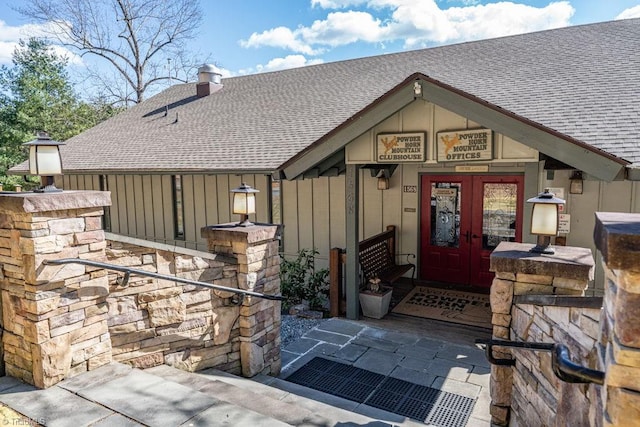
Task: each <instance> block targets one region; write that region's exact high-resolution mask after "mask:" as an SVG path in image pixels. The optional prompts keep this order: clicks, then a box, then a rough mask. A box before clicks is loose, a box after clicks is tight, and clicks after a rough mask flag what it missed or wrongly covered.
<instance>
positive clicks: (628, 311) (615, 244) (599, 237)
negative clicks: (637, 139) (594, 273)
mask: <svg viewBox="0 0 640 427" xmlns="http://www.w3.org/2000/svg"><path fill="white" fill-rule="evenodd" d="M594 235H595V241H596V247H597V248H598V250H599V251H600V252H601V253H602V258H603V265H604V270H605V276H606V283H605V297H604V298H605V303H604V306H603V310H602V321H601V329H602V333H601V338H600V341H599V345H598V348H599V350H600V357H599V362H600V366H601V370H603V371H605V386H604V393H603V401H604V405H605V408H604V411H603V414H602V421H603V424H604V425H605V426H635V427H638V426H640V215H639V214H620V213H597V214H596V229H595V233H594Z"/></svg>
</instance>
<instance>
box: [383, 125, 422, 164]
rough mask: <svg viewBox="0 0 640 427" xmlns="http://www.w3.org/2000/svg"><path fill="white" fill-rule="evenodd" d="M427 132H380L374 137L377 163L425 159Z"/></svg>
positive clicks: (412, 161) (413, 161) (409, 161)
mask: <svg viewBox="0 0 640 427" xmlns="http://www.w3.org/2000/svg"><path fill="white" fill-rule="evenodd" d="M426 140H427V133H426V132H407V133H380V134H378V135H377V138H376V161H377V162H378V163H415V162H420V163H422V162H424V161H425V152H426V150H425V147H426Z"/></svg>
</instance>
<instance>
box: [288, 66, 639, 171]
mask: <svg viewBox="0 0 640 427" xmlns="http://www.w3.org/2000/svg"><path fill="white" fill-rule="evenodd" d="M415 81H421V84H422V95H421V98H422V99H424V100H426V101H429V102H433V103H434V104H437V105H439V106H440V107H443V108H446V109H448V110H450V111H452V112H454V113H456V114H459V115H461V116H463V117H467V118H469V119H471V120H473V121H474V122H476V123H481V124H482V125H483V126H486V127H488V128H491V129H493V130H495V131H497V132H499V133H501V134H503V135H506V136H508V137H510V138H512V139H514V140H516V141H518V142H521V143H523V144H526V145H528V146H529V147H531V148H533V149H535V150H537V151H539V152H542V153H545V154H547V155H549V156H552V157H554V158H555V159H557V160H560V161H562V162H564V163H566V164H568V165H571V166H572V167H575V168H576V169H579V170H582V171H584V172H586V173H588V174H589V175H591V176H594V177H597V178H599V179H602V180H605V181H612V180H614V179H615V178H616V177H619V176H620V175H621V174H622V173H623V171H624V168H625V167H626V166H627V165H629V164H630V163H629V162H627V161H626V160H623V159H620V158H618V157H616V156H614V155H612V154H610V153H607V152H605V151H602V150H599V149H597V148H595V147H593V146H591V145H589V144H586V143H584V142H582V141H579V140H576V139H574V138H571V137H569V136H567V135H564V134H562V133H560V132H557V131H555V130H553V129H550V128H548V127H545V126H543V125H541V124H539V123H537V122H534V121H532V120H529V119H527V118H525V117H522V116H519V115H517V114H515V113H513V112H510V111H507V110H504V109H503V108H500V107H498V106H497V105H494V104H491V103H489V102H487V101H485V100H483V99H481V98H478V97H476V96H474V95H471V94H469V93H466V92H464V91H461V90H459V89H456V88H454V87H452V86H449V85H447V84H445V83H442V82H440V81H438V80H435V79H433V78H430V77H428V76H426V75H424V74H421V73H414V74H412V75H411V76H409V77H408V78H406V79H405V80H404V81H403V82H401V83H400V84H398V85H397V86H396V87H394V88H393V89H391V90H390V91H389V92H387V93H386V94H384V95H383V96H381V97H380V98H378V99H376V100H374V101H373V102H372V103H371V104H369V105H368V106H366V107H365V108H363V109H362V110H361V111H359V112H358V113H357V114H355V115H353V116H352V117H350V118H349V119H348V120H346V121H345V122H344V123H342V124H341V125H339V126H338V127H336V128H335V129H333V130H332V131H331V132H329V133H327V134H326V135H325V136H324V137H322V138H320V139H319V140H317V141H316V142H314V143H313V144H311V145H310V146H309V147H307V148H306V149H304V150H303V151H301V152H300V153H298V154H297V155H295V156H294V157H292V158H291V159H289V160H288V161H287V162H285V163H284V164H283V165H282V166H280V168H279V169H280V170H281V171H282V174H283V175H284V177H285V178H286V179H296V178H298V177H301V176H305V175H306V174H309V171H310V170H311V169H313V168H314V167H315V166H316V165H318V164H319V163H321V162H323V161H325V160H326V159H327V158H329V157H330V156H332V155H335V153H336V152H337V151H338V150H341V149H343V148H344V147H345V146H346V145H347V144H348V143H349V142H351V141H352V140H353V139H355V138H356V137H358V136H360V135H362V134H363V133H364V132H366V131H368V130H369V129H371V128H373V127H374V126H376V125H377V124H379V123H380V122H382V121H383V120H384V119H386V118H388V117H390V116H391V115H393V114H395V113H396V112H397V111H399V110H401V109H402V108H403V107H405V106H406V105H408V104H409V103H411V102H413V101H414V100H416V99H417V98H416V95H415V93H414V83H415Z"/></svg>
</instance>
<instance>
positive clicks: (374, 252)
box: [329, 225, 416, 317]
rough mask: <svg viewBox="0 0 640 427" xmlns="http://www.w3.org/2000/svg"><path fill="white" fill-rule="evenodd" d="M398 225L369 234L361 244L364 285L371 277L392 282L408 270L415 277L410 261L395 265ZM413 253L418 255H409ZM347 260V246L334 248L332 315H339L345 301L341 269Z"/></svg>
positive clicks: (359, 251) (330, 264) (331, 272)
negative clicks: (345, 248)
mask: <svg viewBox="0 0 640 427" xmlns="http://www.w3.org/2000/svg"><path fill="white" fill-rule="evenodd" d="M395 247H396V227H395V225H389V226H387V231H384V232H382V233H380V234H376V235H375V236H372V237H369V238H368V239H365V240H363V241H361V242H360V243H359V244H358V260H359V263H360V272H361V283H360V285H361V286H362V287H364V286H366V284H367V282H368V281H369V279H370V278H372V277H376V276H377V277H378V278H379V279H380V280H381V281H383V282H387V283H389V284H393V283H394V282H396V281H397V280H398V279H399V278H400V277H402V276H403V275H404V274H405V273H407V272H409V270H412V273H411V281H413V278H414V276H415V270H416V266H415V264H412V263H410V262H407V263H406V264H396V261H395V260H396V253H395ZM409 256H414V257H415V255H409ZM345 260H346V254H345V252H344V249H340V248H333V249H331V252H330V254H329V283H330V285H329V300H330V315H331V316H332V317H335V316H339V315H340V314H341V313H342V312H343V310H342V309H341V301H342V299H343V298H342V280H343V274H342V269H343V265H344V263H345Z"/></svg>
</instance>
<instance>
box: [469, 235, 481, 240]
mask: <svg viewBox="0 0 640 427" xmlns="http://www.w3.org/2000/svg"><path fill="white" fill-rule="evenodd" d="M471 237H473V238H474V239H479V238H480V236H478V235H477V234H474V235H473V236H471Z"/></svg>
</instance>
